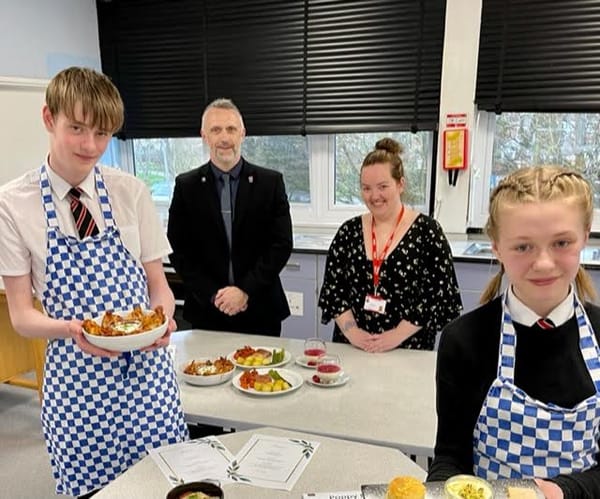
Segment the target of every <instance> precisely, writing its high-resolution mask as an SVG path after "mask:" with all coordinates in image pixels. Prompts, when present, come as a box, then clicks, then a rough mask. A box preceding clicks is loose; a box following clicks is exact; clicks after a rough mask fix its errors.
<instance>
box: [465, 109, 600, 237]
mask: <svg viewBox="0 0 600 499" xmlns="http://www.w3.org/2000/svg"><path fill="white" fill-rule="evenodd" d="M478 122H479V125H478V126H477V130H476V142H475V144H474V149H475V151H474V157H475V164H474V168H473V173H472V175H473V189H472V190H471V206H472V210H471V217H470V218H471V223H470V225H471V226H472V227H483V226H484V224H485V221H486V219H487V208H488V203H489V195H490V192H491V190H492V189H493V188H494V187H495V186H496V185H497V184H498V182H499V181H500V180H501V179H502V178H503V177H504V176H506V175H507V174H508V173H510V172H512V171H514V170H516V169H518V168H522V167H526V166H536V165H549V164H554V165H561V166H566V167H569V168H573V169H575V170H578V171H580V172H581V173H582V174H583V175H584V176H585V177H586V178H587V179H588V180H589V181H590V182H591V184H592V186H593V188H594V200H595V207H596V211H597V212H599V211H600V210H599V209H600V164H599V159H598V158H600V134H598V130H600V114H596V113H593V114H585V113H502V114H500V115H496V114H493V113H487V112H484V111H481V112H480V113H479V117H478ZM479 165H485V166H479ZM595 218H596V220H597V221H596V224H595V227H593V230H594V231H598V230H600V219H599V217H598V216H596V217H595Z"/></svg>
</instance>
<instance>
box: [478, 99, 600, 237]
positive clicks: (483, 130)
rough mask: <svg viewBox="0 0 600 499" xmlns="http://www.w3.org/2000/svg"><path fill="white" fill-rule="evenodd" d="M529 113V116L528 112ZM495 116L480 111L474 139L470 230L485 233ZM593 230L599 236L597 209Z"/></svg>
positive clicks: (598, 213) (599, 221) (595, 210)
mask: <svg viewBox="0 0 600 499" xmlns="http://www.w3.org/2000/svg"><path fill="white" fill-rule="evenodd" d="M528 114H529V113H528ZM496 116H497V115H496V114H495V113H492V112H488V111H483V110H480V111H477V115H476V124H475V127H474V134H473V135H474V137H473V161H472V165H473V167H472V168H471V174H470V180H471V188H470V193H469V218H468V223H467V230H469V229H471V230H473V229H475V230H483V229H484V227H485V223H486V221H487V217H488V206H489V202H490V193H491V192H490V183H491V178H492V162H493V154H494V139H495V133H496ZM591 231H592V232H593V233H600V209H598V208H596V209H594V216H593V221H592V228H591Z"/></svg>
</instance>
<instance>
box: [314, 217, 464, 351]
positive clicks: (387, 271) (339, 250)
mask: <svg viewBox="0 0 600 499" xmlns="http://www.w3.org/2000/svg"><path fill="white" fill-rule="evenodd" d="M377 291H378V293H377V294H378V295H380V296H381V297H382V298H385V299H386V300H387V306H386V309H385V313H383V314H379V313H377V312H370V311H367V310H365V309H364V303H365V298H366V296H367V295H368V294H373V292H374V289H373V262H372V260H369V259H368V258H367V252H366V248H365V244H364V238H363V227H362V221H361V217H360V216H358V217H355V218H352V219H350V220H348V221H346V222H345V223H344V224H343V225H342V226H341V227H340V228H339V230H338V231H337V234H336V235H335V237H334V239H333V241H332V243H331V246H330V247H329V252H328V255H327V264H326V267H325V276H324V282H323V287H322V288H321V294H320V296H319V307H320V308H321V309H322V316H321V322H322V323H323V324H327V323H328V322H329V321H330V320H331V319H333V318H335V317H337V316H338V315H339V314H341V313H342V312H345V311H346V310H348V309H351V310H352V313H353V314H354V319H355V320H356V323H357V324H358V327H360V328H361V329H364V330H365V331H368V332H370V333H373V334H379V333H382V332H384V331H387V330H389V329H393V328H395V327H396V326H398V324H399V323H400V321H401V320H402V319H406V320H407V321H408V322H410V323H412V324H414V325H417V326H421V329H420V330H419V331H418V332H417V333H416V334H414V335H413V336H411V337H410V338H408V339H407V340H406V341H405V342H404V343H402V344H401V345H400V347H402V348H413V349H422V350H433V348H434V345H435V338H436V335H437V333H438V332H439V331H441V329H442V328H443V327H444V326H445V325H446V324H448V323H449V322H450V321H451V320H453V319H454V318H456V317H458V315H459V314H460V311H461V309H462V302H461V299H460V293H459V289H458V284H457V281H456V274H455V272H454V265H453V263H452V253H451V251H450V245H449V244H448V240H447V239H446V236H445V235H444V233H443V231H442V228H441V227H440V225H439V224H438V222H437V221H435V220H434V219H432V218H430V217H428V216H426V215H423V214H419V215H418V216H417V218H416V219H415V221H414V222H413V223H412V225H411V226H410V227H409V229H408V231H407V232H406V234H404V236H403V237H402V239H401V240H400V242H399V243H398V245H397V246H396V247H395V248H394V249H393V250H392V251H391V252H390V253H389V254H388V255H387V256H386V258H385V260H384V262H383V264H382V266H381V270H380V282H379V289H378V290H377ZM333 341H337V342H340V343H348V340H347V339H346V337H345V336H344V335H343V334H342V332H341V331H340V330H339V328H338V326H337V324H336V325H335V329H334V333H333Z"/></svg>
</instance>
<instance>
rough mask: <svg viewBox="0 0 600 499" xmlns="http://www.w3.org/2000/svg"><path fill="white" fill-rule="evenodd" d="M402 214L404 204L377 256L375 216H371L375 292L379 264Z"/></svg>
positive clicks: (390, 242) (392, 238)
mask: <svg viewBox="0 0 600 499" xmlns="http://www.w3.org/2000/svg"><path fill="white" fill-rule="evenodd" d="M403 215H404V205H402V209H401V210H400V213H399V215H398V220H396V226H395V227H394V230H392V233H391V234H390V237H389V238H388V240H387V242H386V243H385V246H384V247H383V251H382V252H381V255H379V256H377V237H376V236H375V217H372V218H371V241H372V244H373V286H374V288H375V294H377V286H379V271H380V270H381V265H382V264H383V260H384V259H385V254H386V253H387V251H388V250H389V249H390V245H391V244H392V241H393V240H394V234H395V233H396V230H397V229H398V226H399V225H400V221H401V220H402V216H403Z"/></svg>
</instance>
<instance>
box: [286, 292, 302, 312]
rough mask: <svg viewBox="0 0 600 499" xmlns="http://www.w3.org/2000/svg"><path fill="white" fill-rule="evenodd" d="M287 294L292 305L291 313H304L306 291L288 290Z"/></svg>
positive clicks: (289, 303)
mask: <svg viewBox="0 0 600 499" xmlns="http://www.w3.org/2000/svg"><path fill="white" fill-rule="evenodd" d="M285 296H286V298H287V301H288V305H289V306H290V313H291V314H292V315H300V316H302V315H304V293H298V292H296V291H286V292H285Z"/></svg>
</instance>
